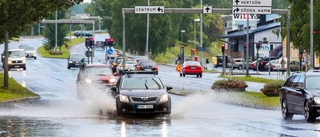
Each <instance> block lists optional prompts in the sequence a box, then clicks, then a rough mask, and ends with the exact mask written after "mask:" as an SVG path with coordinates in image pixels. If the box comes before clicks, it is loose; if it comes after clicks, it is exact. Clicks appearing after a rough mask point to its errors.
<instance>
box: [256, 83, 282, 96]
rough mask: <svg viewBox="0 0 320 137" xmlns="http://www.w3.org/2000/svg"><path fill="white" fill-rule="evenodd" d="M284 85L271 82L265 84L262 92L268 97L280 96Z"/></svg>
mask: <svg viewBox="0 0 320 137" xmlns="http://www.w3.org/2000/svg"><path fill="white" fill-rule="evenodd" d="M282 85H283V82H282V81H276V82H269V83H267V84H265V85H264V86H263V88H262V89H260V91H261V92H262V93H263V94H264V95H266V96H268V97H271V96H279V93H280V88H281V87H282Z"/></svg>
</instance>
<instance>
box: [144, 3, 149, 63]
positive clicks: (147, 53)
mask: <svg viewBox="0 0 320 137" xmlns="http://www.w3.org/2000/svg"><path fill="white" fill-rule="evenodd" d="M149 5H150V0H148V6H149ZM149 18H150V16H149V14H147V37H146V51H145V52H146V53H145V55H146V56H147V58H148V59H149V49H148V48H149Z"/></svg>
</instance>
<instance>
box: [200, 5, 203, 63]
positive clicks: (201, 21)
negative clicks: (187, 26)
mask: <svg viewBox="0 0 320 137" xmlns="http://www.w3.org/2000/svg"><path fill="white" fill-rule="evenodd" d="M200 5H201V6H200V7H201V9H202V8H203V7H202V0H200ZM202 24H203V20H202V13H200V47H201V48H202ZM200 64H201V66H202V65H203V64H202V50H201V51H200Z"/></svg>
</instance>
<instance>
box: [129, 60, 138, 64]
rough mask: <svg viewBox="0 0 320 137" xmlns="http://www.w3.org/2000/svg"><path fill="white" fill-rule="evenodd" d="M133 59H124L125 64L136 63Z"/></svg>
mask: <svg viewBox="0 0 320 137" xmlns="http://www.w3.org/2000/svg"><path fill="white" fill-rule="evenodd" d="M136 63H137V62H136V61H135V60H126V64H136Z"/></svg>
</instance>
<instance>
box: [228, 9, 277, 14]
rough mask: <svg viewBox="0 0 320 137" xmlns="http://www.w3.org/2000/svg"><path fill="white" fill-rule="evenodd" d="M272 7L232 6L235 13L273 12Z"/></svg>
mask: <svg viewBox="0 0 320 137" xmlns="http://www.w3.org/2000/svg"><path fill="white" fill-rule="evenodd" d="M271 11H272V9H271V7H232V13H233V14H271Z"/></svg>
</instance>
